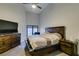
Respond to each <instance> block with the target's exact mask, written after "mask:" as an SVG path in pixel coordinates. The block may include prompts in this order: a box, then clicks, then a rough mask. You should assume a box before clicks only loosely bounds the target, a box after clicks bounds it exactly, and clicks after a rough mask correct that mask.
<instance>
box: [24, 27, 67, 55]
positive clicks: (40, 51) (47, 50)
mask: <svg viewBox="0 0 79 59" xmlns="http://www.w3.org/2000/svg"><path fill="white" fill-rule="evenodd" d="M45 32H50V33H60V34H61V35H62V39H61V40H65V27H64V26H58V27H48V28H45ZM27 43H28V45H29V46H30V48H31V45H30V43H29V41H28V39H27ZM26 49H27V47H25V52H26ZM58 49H59V44H56V45H52V46H49V47H44V48H41V49H38V50H34V51H31V52H30V51H29V50H28V51H29V54H30V55H32V56H43V55H47V54H49V53H52V52H54V51H56V50H58Z"/></svg>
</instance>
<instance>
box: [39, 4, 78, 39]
mask: <svg viewBox="0 0 79 59" xmlns="http://www.w3.org/2000/svg"><path fill="white" fill-rule="evenodd" d="M51 26H66V38H67V39H71V38H74V37H75V38H74V39H76V38H77V37H76V35H79V4H49V5H48V6H47V8H46V9H45V10H44V11H43V12H42V14H41V15H40V31H41V33H43V32H44V30H45V27H51Z"/></svg>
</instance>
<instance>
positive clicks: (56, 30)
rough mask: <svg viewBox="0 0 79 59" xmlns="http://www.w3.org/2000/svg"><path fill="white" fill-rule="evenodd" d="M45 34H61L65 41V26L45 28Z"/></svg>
mask: <svg viewBox="0 0 79 59" xmlns="http://www.w3.org/2000/svg"><path fill="white" fill-rule="evenodd" d="M45 32H50V33H59V34H61V35H62V38H64V39H65V26H58V27H47V28H45Z"/></svg>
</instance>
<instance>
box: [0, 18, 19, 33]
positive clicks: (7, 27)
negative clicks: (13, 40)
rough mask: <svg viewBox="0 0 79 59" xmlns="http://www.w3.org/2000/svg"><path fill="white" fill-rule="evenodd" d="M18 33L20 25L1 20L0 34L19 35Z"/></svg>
mask: <svg viewBox="0 0 79 59" xmlns="http://www.w3.org/2000/svg"><path fill="white" fill-rule="evenodd" d="M17 32H18V23H16V22H10V21H5V20H2V19H0V34H3V33H17Z"/></svg>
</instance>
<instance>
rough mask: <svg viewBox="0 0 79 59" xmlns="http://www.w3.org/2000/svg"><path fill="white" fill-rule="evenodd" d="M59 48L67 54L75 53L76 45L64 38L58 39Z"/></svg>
mask: <svg viewBox="0 0 79 59" xmlns="http://www.w3.org/2000/svg"><path fill="white" fill-rule="evenodd" d="M59 44H60V50H61V51H63V52H64V53H66V54H68V55H71V56H73V55H76V47H75V44H74V43H72V42H70V41H67V40H64V41H60V43H59Z"/></svg>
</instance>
